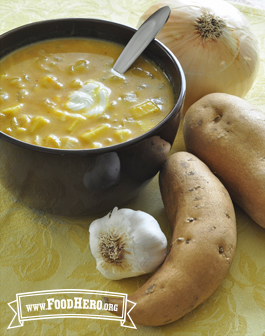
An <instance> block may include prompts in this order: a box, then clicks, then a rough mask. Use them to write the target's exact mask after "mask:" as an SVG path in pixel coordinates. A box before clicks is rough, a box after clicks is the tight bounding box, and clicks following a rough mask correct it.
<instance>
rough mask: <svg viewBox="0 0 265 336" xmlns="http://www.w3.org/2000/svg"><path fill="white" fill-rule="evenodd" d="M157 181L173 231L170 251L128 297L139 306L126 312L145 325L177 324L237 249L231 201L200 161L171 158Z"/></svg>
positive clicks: (225, 268) (208, 291) (184, 156)
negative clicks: (156, 268)
mask: <svg viewBox="0 0 265 336" xmlns="http://www.w3.org/2000/svg"><path fill="white" fill-rule="evenodd" d="M159 181H160V189H161V195H162V199H163V202H164V206H165V210H166V213H167V216H168V218H169V221H170V224H171V226H172V230H173V232H172V241H171V245H170V250H169V253H168V255H167V256H166V259H165V261H164V263H163V264H162V265H161V267H160V268H159V269H158V270H157V272H156V273H155V274H154V275H153V276H152V277H151V278H150V279H149V280H148V281H147V282H146V283H145V284H144V285H143V286H142V287H140V288H139V289H138V290H137V291H136V292H135V293H134V294H132V295H130V296H129V297H128V300H131V301H132V302H135V303H137V304H136V306H135V307H134V308H133V309H132V311H131V312H130V316H131V318H132V320H133V322H134V323H135V324H141V325H148V326H158V325H165V324H168V323H171V322H173V321H176V320H178V319H179V318H181V317H182V316H184V315H185V314H187V313H188V312H190V311H191V310H192V309H194V308H195V307H197V306H198V305H199V304H200V303H202V302H203V301H204V300H206V299H207V298H208V297H209V296H210V295H211V294H212V293H213V292H214V291H215V290H216V288H217V287H218V286H219V284H220V283H221V281H222V280H223V279H224V277H225V275H226V273H227V271H228V269H229V267H230V265H231V263H232V260H233V257H234V253H235V249H236V221H235V213H234V208H233V204H232V201H231V199H230V196H229V194H228V192H227V191H226V189H225V188H224V186H223V185H222V184H221V182H220V181H219V180H218V179H217V178H216V177H215V176H214V175H213V174H212V173H211V171H210V170H209V169H208V167H207V166H206V165H205V164H204V163H203V162H201V161H200V160H199V159H198V158H196V157H195V156H194V155H192V154H189V153H186V152H179V153H176V154H173V155H171V156H170V157H169V159H168V160H167V161H166V163H165V164H164V166H163V168H162V170H161V172H160V176H159ZM110 302H111V303H119V302H118V301H113V300H112V301H110ZM129 308H130V307H129Z"/></svg>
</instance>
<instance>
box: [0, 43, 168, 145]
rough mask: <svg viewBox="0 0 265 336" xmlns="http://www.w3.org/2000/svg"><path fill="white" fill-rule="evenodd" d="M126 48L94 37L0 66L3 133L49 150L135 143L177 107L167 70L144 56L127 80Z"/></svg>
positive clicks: (25, 53)
mask: <svg viewBox="0 0 265 336" xmlns="http://www.w3.org/2000/svg"><path fill="white" fill-rule="evenodd" d="M121 52H122V46H120V45H118V44H115V43H111V42H106V41H102V40H96V39H81V38H80V39H59V40H49V41H45V42H41V43H37V44H32V45H30V46H27V47H24V48H21V49H20V50H18V51H16V52H13V53H12V54H10V55H8V56H7V57H5V58H4V59H3V60H1V62H0V69H1V75H0V76H1V78H0V131H2V132H4V133H6V134H8V135H11V136H12V137H14V138H17V139H20V140H22V141H25V142H28V143H31V144H36V145H40V146H44V147H52V148H62V149H85V148H99V147H104V146H110V145H114V144H117V143H121V142H124V141H126V140H129V139H132V138H135V137H137V136H139V135H141V134H143V133H145V132H146V131H148V130H150V129H151V128H153V127H154V126H155V125H157V124H158V123H159V122H160V121H161V120H162V119H164V118H165V116H166V115H167V114H168V113H169V112H170V110H171V109H172V107H173V105H174V94H173V90H172V88H171V85H170V83H169V80H168V79H167V77H166V76H165V75H164V73H163V71H162V70H161V69H160V68H159V67H158V66H157V65H156V64H154V63H153V62H151V61H150V60H148V59H146V58H144V57H142V56H141V57H139V58H138V59H137V61H136V62H135V63H134V64H133V66H132V67H131V68H130V69H129V70H128V71H127V72H126V73H125V74H123V75H121V74H119V73H116V72H114V71H113V69H112V67H113V65H114V63H115V61H116V59H117V58H118V56H119V55H120V53H121Z"/></svg>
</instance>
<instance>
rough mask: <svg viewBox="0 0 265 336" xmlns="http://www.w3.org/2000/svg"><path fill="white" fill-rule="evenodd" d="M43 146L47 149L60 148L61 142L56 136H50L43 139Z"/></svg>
mask: <svg viewBox="0 0 265 336" xmlns="http://www.w3.org/2000/svg"><path fill="white" fill-rule="evenodd" d="M43 145H44V146H46V147H52V148H60V147H61V141H60V139H59V138H58V137H57V136H56V135H54V134H50V135H48V136H46V137H45V138H44V139H43Z"/></svg>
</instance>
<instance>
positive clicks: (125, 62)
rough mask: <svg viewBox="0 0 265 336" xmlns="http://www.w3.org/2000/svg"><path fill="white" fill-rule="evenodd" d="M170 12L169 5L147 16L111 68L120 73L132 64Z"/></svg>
mask: <svg viewBox="0 0 265 336" xmlns="http://www.w3.org/2000/svg"><path fill="white" fill-rule="evenodd" d="M170 12H171V9H170V7H169V6H165V7H162V8H160V9H158V10H157V11H156V12H155V13H153V14H152V15H151V16H149V18H148V19H147V20H146V21H145V22H144V23H143V24H142V25H141V26H140V27H139V29H138V30H137V32H136V33H135V34H134V35H133V37H132V38H131V39H130V41H129V42H128V44H127V45H126V46H125V48H124V49H123V51H122V53H121V54H120V56H119V58H118V59H117V61H116V62H115V64H114V66H113V70H115V71H117V72H119V73H121V74H122V73H124V72H125V71H126V70H127V69H128V68H129V67H130V66H131V65H132V63H133V62H134V61H135V60H136V58H137V57H138V56H139V55H140V54H141V53H142V52H143V50H144V49H145V48H146V47H147V46H148V45H149V44H150V42H151V41H152V40H153V39H154V38H155V36H156V35H157V34H158V33H159V32H160V31H161V29H162V28H163V27H164V25H165V24H166V22H167V20H168V18H169V15H170Z"/></svg>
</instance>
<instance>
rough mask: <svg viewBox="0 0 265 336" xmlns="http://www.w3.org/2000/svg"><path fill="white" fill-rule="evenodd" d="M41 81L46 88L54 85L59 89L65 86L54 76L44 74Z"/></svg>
mask: <svg viewBox="0 0 265 336" xmlns="http://www.w3.org/2000/svg"><path fill="white" fill-rule="evenodd" d="M40 83H41V85H42V86H44V87H45V88H48V87H52V88H55V89H59V88H61V87H62V86H63V84H61V83H60V82H58V81H57V78H56V77H53V76H44V77H42V78H41V80H40Z"/></svg>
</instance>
